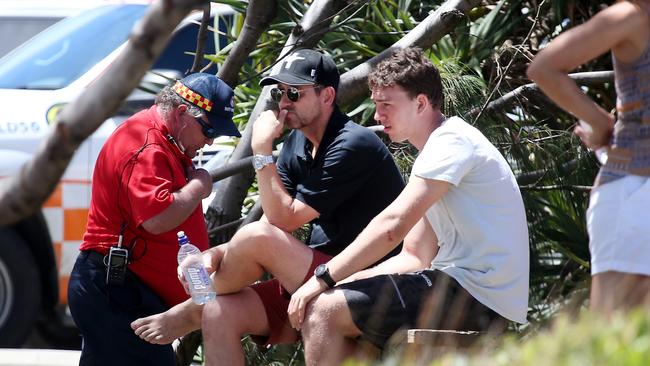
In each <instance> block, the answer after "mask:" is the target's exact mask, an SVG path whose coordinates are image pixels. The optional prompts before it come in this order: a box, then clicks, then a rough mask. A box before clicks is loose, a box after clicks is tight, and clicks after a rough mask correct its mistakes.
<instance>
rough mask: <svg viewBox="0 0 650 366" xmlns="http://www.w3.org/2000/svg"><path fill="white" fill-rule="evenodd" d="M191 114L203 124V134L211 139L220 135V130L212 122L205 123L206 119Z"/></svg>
mask: <svg viewBox="0 0 650 366" xmlns="http://www.w3.org/2000/svg"><path fill="white" fill-rule="evenodd" d="M190 116H192V117H194V120H195V121H196V122H198V123H199V124H200V125H201V132H203V136H205V137H207V138H209V139H214V138H217V137H219V136H220V134H219V132H218V131H217V130H216V129H215V128H214V127H212V126H211V125H210V124H207V123H205V121H203V119H202V118H201V116H198V117H197V116H194V115H192V114H191V113H190Z"/></svg>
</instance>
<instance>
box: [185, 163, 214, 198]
mask: <svg viewBox="0 0 650 366" xmlns="http://www.w3.org/2000/svg"><path fill="white" fill-rule="evenodd" d="M186 174H187V181H188V183H189V182H192V181H196V182H197V183H198V184H199V185H200V191H201V198H206V197H208V196H209V195H210V193H212V177H210V173H208V171H207V170H205V169H202V168H198V169H195V168H194V167H188V168H186Z"/></svg>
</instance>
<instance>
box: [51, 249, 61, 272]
mask: <svg viewBox="0 0 650 366" xmlns="http://www.w3.org/2000/svg"><path fill="white" fill-rule="evenodd" d="M52 248H53V249H54V258H55V259H54V260H55V261H56V271H57V272H60V271H61V256H62V254H61V250H62V245H61V243H59V242H54V243H52Z"/></svg>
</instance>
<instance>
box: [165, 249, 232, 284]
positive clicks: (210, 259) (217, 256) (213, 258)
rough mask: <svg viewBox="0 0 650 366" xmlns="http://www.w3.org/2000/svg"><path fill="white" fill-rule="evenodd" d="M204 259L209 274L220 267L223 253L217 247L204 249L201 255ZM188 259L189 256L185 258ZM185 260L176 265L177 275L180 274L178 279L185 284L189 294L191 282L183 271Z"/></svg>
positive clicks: (204, 265)
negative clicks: (188, 281)
mask: <svg viewBox="0 0 650 366" xmlns="http://www.w3.org/2000/svg"><path fill="white" fill-rule="evenodd" d="M201 257H202V260H203V267H205V271H206V272H207V273H208V274H211V273H214V272H216V271H217V270H218V269H219V266H220V265H221V259H222V258H223V255H222V254H221V253H220V252H219V251H218V250H217V248H211V249H208V250H206V251H204V252H203V253H202V255H201ZM185 260H187V258H185ZM184 263H185V261H183V262H182V263H180V264H179V265H178V267H176V275H177V276H178V281H179V282H180V283H181V285H183V288H184V289H185V292H186V293H187V294H189V293H190V292H189V284H188V283H187V280H186V279H185V273H184V272H183V268H185V266H184Z"/></svg>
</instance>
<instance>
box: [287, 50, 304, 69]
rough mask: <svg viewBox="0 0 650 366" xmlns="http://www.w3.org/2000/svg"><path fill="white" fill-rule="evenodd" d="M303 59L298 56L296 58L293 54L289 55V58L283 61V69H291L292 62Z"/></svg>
mask: <svg viewBox="0 0 650 366" xmlns="http://www.w3.org/2000/svg"><path fill="white" fill-rule="evenodd" d="M304 59H305V58H304V57H300V56H298V55H297V54H295V53H294V54H291V55H289V56H288V57H287V58H286V59H285V60H284V68H285V69H288V68H290V67H291V64H292V63H293V62H294V61H298V60H304Z"/></svg>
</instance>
